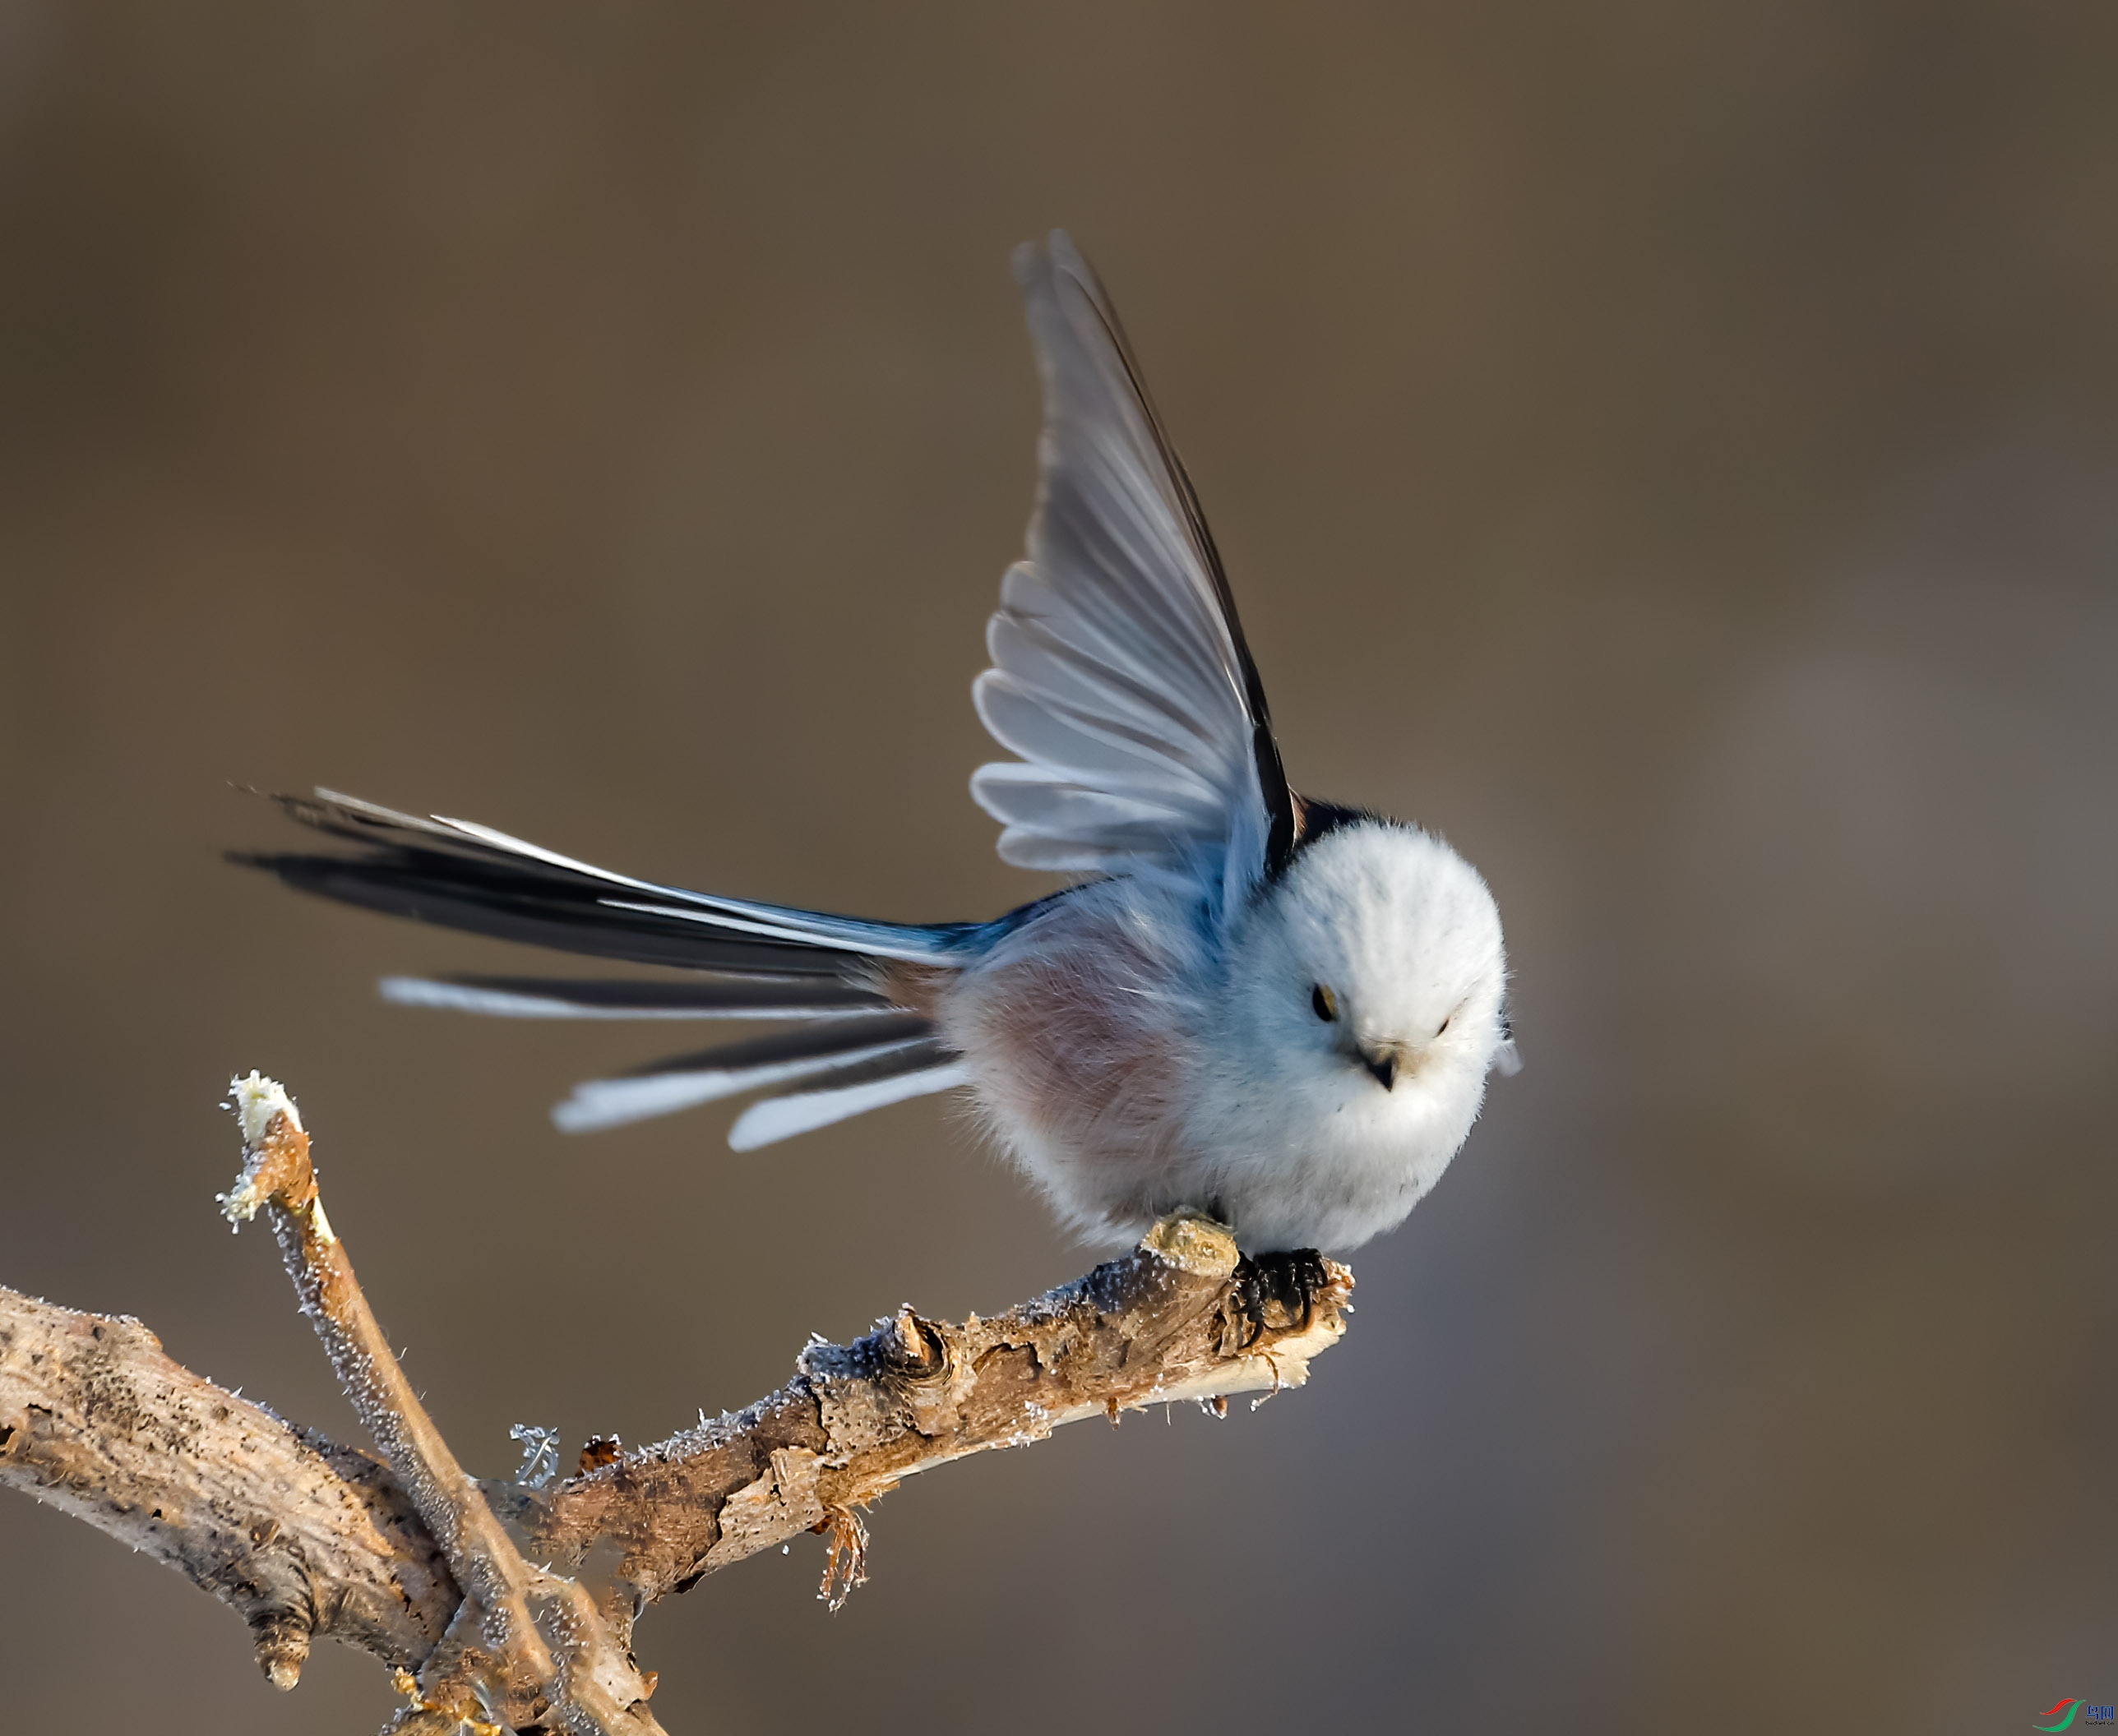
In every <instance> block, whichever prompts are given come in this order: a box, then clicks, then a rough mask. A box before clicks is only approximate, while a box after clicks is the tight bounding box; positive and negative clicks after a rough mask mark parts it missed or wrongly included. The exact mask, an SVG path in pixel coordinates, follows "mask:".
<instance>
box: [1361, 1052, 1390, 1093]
mask: <svg viewBox="0 0 2118 1736" xmlns="http://www.w3.org/2000/svg"><path fill="white" fill-rule="evenodd" d="M1361 1064H1362V1066H1364V1067H1366V1068H1367V1069H1368V1071H1369V1072H1370V1073H1373V1074H1374V1075H1375V1076H1376V1083H1377V1084H1378V1085H1380V1086H1381V1087H1382V1088H1383V1089H1384V1090H1385V1091H1388V1090H1389V1089H1390V1087H1392V1086H1394V1085H1395V1084H1396V1083H1397V1051H1396V1050H1394V1049H1384V1050H1373V1051H1371V1050H1367V1049H1363V1050H1362V1051H1361Z"/></svg>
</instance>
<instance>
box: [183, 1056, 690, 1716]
mask: <svg viewBox="0 0 2118 1736" xmlns="http://www.w3.org/2000/svg"><path fill="white" fill-rule="evenodd" d="M234 1094H235V1101H234V1109H235V1111H236V1115H237V1116H238V1120H240V1121H241V1122H242V1124H243V1173H242V1175H241V1176H240V1177H239V1178H238V1180H237V1182H236V1184H235V1187H234V1189H232V1190H231V1191H230V1192H229V1194H226V1195H225V1196H224V1198H223V1202H222V1205H223V1209H224V1211H225V1212H227V1214H228V1217H229V1221H231V1222H240V1221H245V1220H247V1219H248V1218H250V1217H253V1216H254V1215H255V1214H256V1212H257V1208H258V1207H259V1206H260V1205H263V1206H266V1207H269V1208H271V1213H272V1227H273V1230H274V1233H275V1235H277V1236H278V1238H279V1243H280V1254H281V1257H282V1258H284V1261H285V1263H286V1266H287V1271H288V1272H289V1275H290V1276H291V1277H293V1279H294V1289H295V1292H296V1294H297V1295H299V1296H300V1298H301V1301H302V1311H303V1313H304V1314H307V1315H308V1317H309V1320H310V1323H312V1325H313V1326H314V1327H316V1329H317V1337H320V1338H321V1339H322V1341H323V1343H324V1348H325V1350H326V1353H327V1354H328V1355H330V1357H331V1366H332V1367H333V1368H334V1369H336V1370H337V1372H338V1378H339V1383H340V1385H341V1386H342V1387H345V1393H346V1396H347V1397H348V1398H349V1399H350V1400H352V1401H353V1406H354V1410H355V1411H358V1413H359V1415H360V1420H361V1421H362V1422H363V1423H364V1424H366V1425H367V1427H368V1432H369V1434H372V1435H373V1436H374V1438H375V1443H376V1445H377V1446H378V1447H381V1448H382V1456H383V1457H384V1458H386V1460H388V1461H389V1463H390V1468H391V1470H392V1471H395V1472H396V1474H397V1477H398V1480H399V1481H400V1483H401V1484H403V1485H404V1487H405V1489H406V1490H407V1491H408V1492H409V1494H410V1495H411V1498H412V1502H413V1504H414V1506H415V1507H417V1508H418V1509H419V1517H421V1518H422V1519H423V1520H424V1521H426V1524H427V1528H428V1531H431V1532H432V1534H433V1536H434V1539H435V1540H436V1541H437V1543H439V1544H440V1545H441V1547H442V1554H445V1555H446V1557H447V1558H448V1563H449V1567H450V1570H451V1572H453V1574H454V1575H455V1577H456V1582H457V1583H458V1584H459V1585H460V1586H462V1587H463V1588H464V1590H465V1591H466V1592H467V1593H469V1599H470V1600H471V1602H473V1603H474V1604H476V1606H477V1607H476V1610H475V1615H476V1625H475V1626H472V1625H471V1624H470V1623H469V1621H468V1620H467V1617H468V1616H469V1615H470V1614H472V1613H473V1612H472V1611H471V1609H470V1607H469V1604H466V1606H465V1610H463V1611H460V1612H459V1614H458V1616H457V1618H456V1622H455V1623H453V1624H452V1625H451V1630H450V1636H449V1639H450V1640H453V1641H456V1646H451V1645H450V1644H449V1642H448V1641H447V1640H445V1641H444V1644H443V1646H442V1648H440V1651H441V1652H442V1653H448V1654H450V1655H449V1657H448V1664H449V1665H450V1666H451V1667H450V1668H449V1669H446V1670H445V1671H443V1670H436V1669H434V1667H433V1666H434V1660H429V1663H428V1667H427V1668H426V1669H424V1670H423V1671H422V1673H421V1675H420V1677H419V1688H420V1689H421V1691H422V1692H423V1694H424V1695H425V1696H426V1697H427V1698H428V1702H429V1703H430V1705H431V1703H432V1701H435V1700H437V1699H438V1698H440V1697H442V1695H443V1694H444V1693H447V1694H450V1695H456V1694H460V1693H461V1692H462V1691H463V1690H464V1689H465V1688H474V1687H475V1685H476V1684H477V1683H479V1682H481V1681H482V1682H483V1685H484V1686H485V1687H486V1688H487V1689H488V1692H489V1694H490V1695H491V1696H493V1697H496V1698H497V1699H498V1700H499V1701H501V1704H502V1708H503V1710H504V1711H506V1714H507V1715H509V1716H510V1718H511V1719H512V1720H514V1721H516V1722H519V1723H532V1722H537V1721H540V1720H544V1719H547V1718H548V1717H550V1716H551V1715H553V1714H557V1715H558V1716H559V1718H560V1719H561V1720H562V1723H563V1724H564V1725H565V1727H566V1729H576V1730H580V1731H581V1732H583V1733H584V1736H636V1733H646V1732H650V1731H655V1730H659V1729H660V1726H659V1724H656V1723H655V1722H654V1718H653V1715H651V1714H650V1713H649V1712H648V1711H647V1709H646V1700H647V1696H648V1695H649V1693H650V1692H652V1691H653V1690H652V1689H651V1688H650V1686H649V1685H648V1683H646V1682H645V1680H644V1679H643V1678H641V1676H640V1673H639V1672H638V1670H636V1669H635V1668H634V1667H633V1665H632V1664H631V1660H630V1659H629V1658H628V1657H627V1655H626V1652H625V1650H624V1648H623V1647H622V1646H620V1645H618V1644H617V1642H616V1641H613V1638H612V1637H611V1636H610V1635H609V1634H608V1632H607V1631H606V1630H605V1628H604V1626H603V1619H602V1617H601V1616H600V1614H599V1613H598V1611H597V1609H596V1608H595V1605H594V1601H593V1600H591V1599H590V1597H589V1595H588V1594H587V1592H586V1591H585V1590H584V1589H583V1588H582V1587H581V1586H579V1585H577V1584H576V1583H574V1582H573V1581H571V1580H566V1579H562V1578H561V1577H559V1576H557V1575H556V1574H552V1573H547V1572H543V1571H542V1570H540V1569H539V1568H536V1567H531V1566H530V1563H528V1562H526V1561H525V1560H524V1559H523V1558H522V1556H521V1554H520V1552H519V1551H518V1550H517V1549H516V1547H515V1544H514V1543H513V1542H512V1540H510V1538H509V1537H508V1535H507V1533H506V1531H505V1530H504V1529H503V1528H502V1526H501V1523H500V1521H498V1520H497V1518H495V1517H493V1509H492V1508H491V1507H488V1505H487V1504H486V1500H485V1497H484V1496H483V1494H480V1493H479V1487H478V1485H477V1484H475V1483H474V1482H473V1481H472V1480H470V1478H469V1477H468V1476H466V1475H465V1474H464V1471H463V1468H462V1466H460V1465H458V1464H457V1463H456V1455H455V1454H454V1453H452V1452H450V1451H449V1446H448V1443H447V1442H446V1441H445V1440H443V1439H442V1433H441V1430H440V1429H437V1428H436V1427H435V1426H434V1422H433V1419H432V1417H430V1416H428V1415H427V1411H426V1407H425V1406H423V1405H422V1404H421V1403H420V1402H419V1395H418V1394H417V1393H416V1392H414V1391H413V1390H412V1384H411V1383H410V1382H409V1381H408V1380H407V1379H405V1372H404V1370H403V1369H401V1368H400V1366H399V1365H398V1362H397V1358H396V1357H395V1355H393V1354H392V1352H391V1349H390V1341H389V1340H388V1338H387V1337H385V1336H384V1334H383V1331H382V1326H381V1325H380V1323H377V1320H376V1318H375V1314H374V1310H373V1309H371V1308H369V1306H368V1298H367V1297H366V1295H363V1293H362V1290H361V1288H360V1281H359V1279H358V1278H357V1277H354V1270H353V1262H352V1261H351V1259H350V1258H348V1257H347V1254H346V1251H345V1244H344V1243H342V1242H341V1241H340V1240H339V1239H338V1237H337V1235H335V1233H334V1232H333V1230H332V1229H331V1221H330V1220H329V1219H328V1218H327V1217H326V1216H325V1214H324V1207H323V1201H322V1199H321V1198H320V1197H319V1195H318V1194H317V1179H316V1170H315V1169H314V1167H313V1166H312V1165H311V1163H310V1161H309V1136H308V1133H306V1132H305V1131H304V1130H303V1127H302V1124H301V1118H300V1116H299V1115H298V1113H297V1112H296V1110H295V1108H294V1101H293V1099H292V1098H290V1097H289V1096H288V1095H287V1093H286V1092H285V1090H284V1088H283V1087H280V1085H279V1084H278V1083H275V1081H273V1080H271V1079H266V1078H261V1077H260V1076H259V1075H258V1074H257V1073H252V1074H251V1075H250V1076H249V1078H247V1079H238V1080H236V1081H234ZM533 1607H534V1614H533ZM539 1616H541V1617H542V1618H543V1626H542V1628H541V1630H540V1627H539V1621H538V1619H537V1618H538V1617H539ZM473 1633H475V1634H476V1636H477V1638H478V1641H479V1644H478V1645H477V1646H472V1645H471V1644H470V1643H469V1641H470V1636H471V1635H472V1634H473ZM481 1651H482V1652H483V1656H480V1655H478V1654H479V1652H481ZM458 1653H460V1655H457V1654H458ZM437 1655H438V1654H437ZM430 1678H431V1679H430ZM435 1709H437V1710H438V1709H439V1708H435ZM449 1709H450V1710H455V1709H456V1708H455V1707H454V1706H451V1707H450V1708H449Z"/></svg>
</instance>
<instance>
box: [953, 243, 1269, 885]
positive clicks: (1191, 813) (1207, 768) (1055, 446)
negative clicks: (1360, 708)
mask: <svg viewBox="0 0 2118 1736" xmlns="http://www.w3.org/2000/svg"><path fill="white" fill-rule="evenodd" d="M1015 274H1016V276H1017V278H1018V279H1020V282H1021V284H1022V288H1023V293H1024V298H1025V299H1026V300H1027V302H1028V304H1029V328H1030V332H1031V335H1032V337H1033V338H1034V340H1035V343H1036V346H1037V353H1038V363H1039V366H1040V367H1041V370H1042V372H1043V382H1044V429H1043V438H1042V440H1041V441H1040V442H1039V447H1038V451H1039V458H1040V461H1041V471H1042V474H1041V478H1040V486H1039V490H1038V503H1037V510H1036V512H1035V514H1034V516H1033V517H1032V519H1031V520H1030V525H1029V538H1028V550H1027V558H1026V559H1024V560H1023V561H1020V562H1018V563H1017V564H1016V565H1015V566H1013V567H1011V568H1010V569H1009V570H1008V573H1007V575H1006V579H1004V581H1003V582H1002V584H1001V606H1000V608H999V610H998V611H997V612H996V613H995V614H994V616H993V617H992V622H991V625H990V626H989V627H988V629H987V646H988V649H990V652H991V653H992V667H991V668H990V669H988V670H987V671H986V672H985V673H984V674H983V675H982V676H979V677H978V682H977V685H976V686H975V688H974V689H973V696H974V698H975V699H976V702H977V705H978V715H979V717H980V718H982V719H983V722H984V723H985V726H986V727H987V729H988V730H989V731H991V732H992V736H993V738H994V740H996V741H998V742H999V743H1000V745H1001V746H1003V747H1005V748H1006V749H1008V750H1010V751H1011V752H1014V753H1015V754H1019V755H1021V758H1020V760H1014V761H1001V762H997V763H995V764H989V765H985V766H982V767H980V768H979V769H978V772H977V773H976V774H975V775H974V776H973V778H972V780H971V790H972V794H973V796H975V797H976V798H977V800H978V804H979V805H980V806H982V807H983V808H984V809H985V810H986V811H987V813H989V814H991V815H992V816H993V817H994V818H995V819H997V820H999V821H1001V824H1002V825H1003V826H1004V827H1005V830H1003V831H1002V833H1001V838H1000V853H1001V857H1002V858H1003V859H1004V860H1006V861H1010V862H1013V863H1015V864H1017V865H1019V866H1024V867H1033V868H1048V869H1060V870H1075V871H1089V872H1101V873H1117V874H1121V873H1127V872H1133V871H1137V870H1140V868H1142V867H1145V866H1172V867H1173V866H1179V865H1180V864H1182V865H1195V864H1196V863H1197V862H1198V861H1200V858H1201V857H1202V856H1208V855H1209V854H1210V855H1218V856H1219V857H1220V859H1221V860H1222V861H1223V864H1224V865H1225V871H1226V873H1227V875H1228V876H1229V877H1230V879H1231V880H1234V881H1245V880H1249V879H1251V878H1254V877H1255V876H1256V875H1258V874H1260V873H1262V872H1265V871H1268V870H1270V869H1272V868H1274V867H1275V866H1278V864H1279V861H1281V860H1283V858H1284V856H1285V855H1286V852H1288V850H1289V849H1290V848H1291V847H1292V845H1293V838H1294V812H1293V802H1292V801H1291V799H1290V797H1289V796H1288V789H1287V781H1286V778H1285V776H1284V774H1283V772H1282V770H1281V768H1280V762H1279V749H1278V747H1277V746H1275V744H1274V740H1273V735H1272V727H1271V723H1270V719H1269V716H1268V714H1267V712H1266V709H1265V691H1264V687H1263V686H1262V684H1261V683H1260V681H1259V679H1258V674H1257V669H1256V665H1255V664H1254V663H1252V661H1251V655H1250V652H1249V649H1248V648H1247V647H1246V645H1245V644H1244V642H1243V634H1242V625H1241V623H1240V622H1239V621H1237V616H1236V611H1235V605H1234V603H1233V601H1232V598H1230V595H1229V593H1228V580H1227V579H1226V577H1225V575H1223V571H1222V569H1221V562H1220V557H1219V554H1218V553H1217V552H1216V551H1215V549H1214V542H1213V538H1212V536H1211V534H1210V533H1209V531H1208V530H1207V528H1206V523H1205V518H1204V517H1203V515H1201V514H1200V510H1199V504H1198V500H1197V497H1196V496H1195V493H1194V492H1193V490H1192V487H1191V480H1190V478H1188V477H1187V476H1186V474H1185V473H1184V468H1183V466H1182V464H1181V463H1179V462H1178V460H1177V454H1176V452H1175V450H1174V449H1173V448H1172V446H1170V444H1169V441H1168V437H1167V436H1165V434H1164V433H1163V429H1162V426H1161V423H1160V422H1159V421H1158V418H1157V417H1156V415H1155V413H1154V406H1153V404H1152V403H1151V402H1150V401H1149V398H1148V395H1147V392H1146V389H1145V386H1144V385H1143V384H1142V382H1141V380H1140V374H1139V371H1138V369H1137V368H1136V367H1135V366H1134V364H1133V362H1132V358H1131V354H1130V353H1129V351H1128V350H1127V349H1126V342H1125V337H1124V334H1123V333H1122V331H1121V330H1120V328H1119V325H1118V322H1117V316H1116V315H1115V314H1114V313H1113V312H1112V311H1111V307H1110V304H1109V302H1108V300H1107V299H1106V298H1105V297H1104V295H1103V290H1102V289H1101V287H1100V286H1099V285H1098V283H1097V281H1096V279H1095V276H1094V273H1093V272H1091V271H1090V270H1089V267H1088V265H1087V264H1086V263H1085V262H1084V261H1083V260H1082V258H1081V256H1080V254H1079V253H1078V252H1075V248H1074V246H1073V244H1072V242H1070V241H1069V240H1068V239H1067V238H1066V235H1065V234H1064V233H1057V232H1055V233H1053V234H1052V238H1051V239H1050V241H1049V242H1048V243H1047V245H1046V246H1045V247H1038V246H1036V245H1035V244H1034V243H1032V244H1029V245H1026V246H1024V247H1022V248H1021V249H1020V250H1019V251H1018V252H1017V253H1016V255H1015Z"/></svg>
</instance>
